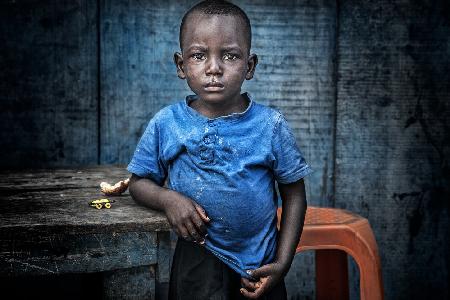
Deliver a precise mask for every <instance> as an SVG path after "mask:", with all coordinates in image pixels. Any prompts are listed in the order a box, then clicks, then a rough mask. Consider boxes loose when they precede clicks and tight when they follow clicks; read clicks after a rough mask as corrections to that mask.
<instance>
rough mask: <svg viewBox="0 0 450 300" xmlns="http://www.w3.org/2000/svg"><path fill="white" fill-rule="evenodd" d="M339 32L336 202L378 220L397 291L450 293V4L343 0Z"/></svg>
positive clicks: (388, 284)
mask: <svg viewBox="0 0 450 300" xmlns="http://www.w3.org/2000/svg"><path fill="white" fill-rule="evenodd" d="M338 40H339V47H338V68H337V69H338V82H337V87H338V97H337V128H336V132H337V136H336V174H335V179H336V206H337V207H343V208H347V209H349V210H351V211H354V212H357V213H359V214H361V215H363V216H365V217H367V218H368V219H369V221H370V223H371V224H372V227H373V229H374V232H375V236H376V238H377V240H378V246H379V250H380V254H381V260H382V266H383V276H384V284H385V290H386V296H387V299H427V298H429V299H448V296H449V290H448V286H449V285H448V284H449V274H448V272H449V253H450V245H449V241H450V237H449V212H450V211H449V203H450V202H449V201H450V200H449V199H450V193H449V187H450V177H449V176H450V173H449V154H450V140H449V128H450V121H449V118H448V116H449V113H450V48H449V45H450V10H449V5H448V4H446V3H445V2H444V1H376V2H373V3H372V2H370V3H369V2H367V1H363V2H361V1H341V3H340V6H339V38H338ZM353 275H356V274H355V272H354V274H353ZM356 279H357V277H356V276H354V279H353V284H352V285H351V286H352V293H353V295H355V294H356V293H357V291H356V288H357V285H356V283H355V280H356ZM430 296H431V297H430ZM354 298H356V297H354Z"/></svg>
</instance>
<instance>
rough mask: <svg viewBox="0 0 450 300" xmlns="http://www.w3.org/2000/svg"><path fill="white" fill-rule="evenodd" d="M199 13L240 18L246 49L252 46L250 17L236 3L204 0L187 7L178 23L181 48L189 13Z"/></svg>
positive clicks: (221, 0)
mask: <svg viewBox="0 0 450 300" xmlns="http://www.w3.org/2000/svg"><path fill="white" fill-rule="evenodd" d="M197 12H198V13H201V14H205V15H228V16H236V17H239V18H241V19H242V21H243V22H244V26H245V29H246V31H247V37H246V38H247V41H248V49H249V50H250V48H251V46H252V27H251V25H250V19H249V18H248V16H247V14H246V13H245V12H244V11H243V10H242V9H241V8H240V7H239V6H237V5H234V4H233V3H231V2H228V1H224V0H206V1H202V2H200V3H197V4H196V5H194V6H193V7H191V9H189V10H188V11H187V12H186V13H185V14H184V16H183V19H182V20H181V25H180V36H179V43H180V48H181V41H182V37H183V31H184V30H185V27H186V21H187V19H188V17H189V16H190V15H192V14H193V13H197Z"/></svg>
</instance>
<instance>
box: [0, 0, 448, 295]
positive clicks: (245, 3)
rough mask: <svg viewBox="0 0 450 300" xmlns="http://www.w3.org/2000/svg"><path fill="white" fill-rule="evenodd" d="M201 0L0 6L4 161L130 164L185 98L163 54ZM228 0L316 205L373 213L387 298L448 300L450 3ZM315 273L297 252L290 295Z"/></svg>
mask: <svg viewBox="0 0 450 300" xmlns="http://www.w3.org/2000/svg"><path fill="white" fill-rule="evenodd" d="M195 2H196V1H187V0H186V1H175V0H167V1H137V0H128V1H114V0H98V1H81V2H80V1H77V2H73V1H50V0H48V1H32V0H17V1H3V2H2V3H1V4H0V17H1V18H0V24H1V26H0V40H1V41H2V47H0V66H1V67H2V73H1V75H0V97H1V98H0V100H1V102H0V103H1V111H0V124H1V125H2V128H3V130H2V131H0V132H1V133H0V146H1V147H2V149H3V153H4V155H3V156H2V158H0V166H1V167H39V166H61V165H80V164H97V163H100V164H110V163H127V162H128V161H129V159H130V158H131V155H132V153H133V151H134V148H135V145H136V143H137V140H138V138H139V137H140V135H141V134H142V132H143V130H144V128H145V126H146V123H147V122H148V120H149V119H150V118H151V116H153V115H154V114H155V113H156V112H157V111H158V110H159V109H161V108H162V107H164V106H166V105H168V104H170V103H173V102H175V101H179V100H181V99H182V98H183V97H184V95H185V94H187V93H189V89H188V88H187V86H186V84H185V82H183V81H181V80H179V79H178V78H177V76H176V73H175V67H174V65H173V62H172V55H173V52H174V51H177V50H178V42H177V40H178V27H179V21H180V19H181V17H182V15H183V13H184V11H186V10H187V9H188V8H189V7H190V6H191V5H193V4H194V3H195ZM236 3H237V4H238V5H240V6H241V7H242V8H243V9H244V10H245V11H246V12H247V13H248V15H249V17H250V19H251V21H252V26H253V34H254V35H253V52H255V53H257V54H258V55H259V59H260V64H259V65H258V67H257V71H256V74H255V78H254V79H253V80H251V81H248V82H246V83H245V84H244V90H248V91H249V92H250V93H251V94H252V95H253V96H254V99H255V100H256V101H258V102H261V103H264V104H267V105H270V106H274V107H278V108H279V109H280V110H281V111H282V112H283V113H284V114H285V115H286V116H287V119H288V121H289V123H290V125H291V127H292V128H293V129H294V133H295V135H296V137H297V139H298V143H299V145H300V147H301V149H302V150H303V152H304V155H305V157H306V158H307V160H308V161H309V162H310V163H311V165H312V166H313V168H314V169H315V173H313V174H312V175H311V176H309V178H308V179H307V181H306V183H307V193H308V195H307V196H308V201H309V203H310V205H322V206H336V207H345V208H347V209H350V210H352V211H354V212H357V213H359V214H361V215H363V216H365V217H367V218H368V219H369V221H370V222H371V224H372V226H373V228H374V231H375V235H376V237H377V240H378V243H379V248H380V253H381V256H382V263H383V275H384V283H385V288H386V298H387V299H414V298H416V299H420V298H423V297H424V296H425V295H428V294H429V291H430V290H432V291H433V293H436V295H437V296H439V297H446V296H448V293H449V291H448V285H449V276H448V269H449V265H450V262H449V258H448V257H449V255H448V253H449V252H450V251H449V248H450V245H449V243H450V238H449V232H448V231H449V230H448V223H449V220H448V219H449V205H448V204H449V201H448V199H449V198H450V197H449V190H448V189H449V188H448V186H449V176H450V175H449V171H448V170H449V169H448V152H449V145H450V142H449V135H448V129H449V127H450V126H449V121H448V118H447V116H448V114H449V112H450V107H449V105H450V88H449V82H450V78H449V77H450V75H449V74H450V50H449V45H450V41H449V36H450V28H449V27H450V25H449V24H450V9H449V5H448V4H447V3H446V2H445V1H443V0H442V1H430V0H428V1H421V2H419V1H413V0H405V1H400V0H397V1H387V0H383V1H362V2H361V1H351V0H350V1H326V0H321V1H307V0H297V1H269V0H259V1H249V0H241V1H236ZM313 263H314V255H313V254H312V253H304V254H302V255H300V256H298V257H296V259H295V261H294V265H293V267H292V269H291V271H290V273H289V274H288V278H287V286H288V291H289V295H290V296H291V298H293V299H312V298H314V266H313ZM351 268H352V270H353V272H352V276H351V277H352V278H351V279H352V282H351V292H352V299H357V298H358V296H357V289H358V283H357V280H358V278H357V273H356V270H355V266H354V264H353V263H351Z"/></svg>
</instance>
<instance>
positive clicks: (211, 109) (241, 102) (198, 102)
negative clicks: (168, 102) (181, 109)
mask: <svg viewBox="0 0 450 300" xmlns="http://www.w3.org/2000/svg"><path fill="white" fill-rule="evenodd" d="M249 104H250V101H248V100H247V99H246V97H244V96H243V95H239V97H236V99H235V100H232V101H227V102H225V103H208V102H206V101H203V100H202V99H201V98H197V99H195V100H193V101H192V102H191V103H189V106H190V107H191V108H192V109H194V110H196V111H197V112H198V113H200V114H201V115H203V116H205V117H207V118H210V119H213V118H218V117H222V116H228V115H231V114H233V113H242V112H244V111H245V110H246V109H247V107H248V106H249Z"/></svg>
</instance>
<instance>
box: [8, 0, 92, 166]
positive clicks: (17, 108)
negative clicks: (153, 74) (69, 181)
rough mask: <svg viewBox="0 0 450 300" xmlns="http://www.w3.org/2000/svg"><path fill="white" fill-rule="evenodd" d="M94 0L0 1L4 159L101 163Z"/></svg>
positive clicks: (22, 162)
mask: <svg viewBox="0 0 450 300" xmlns="http://www.w3.org/2000/svg"><path fill="white" fill-rule="evenodd" d="M96 14H97V4H96V2H95V1H88V0H83V1H51V0H46V1H36V0H18V1H1V3H0V37H1V40H2V46H1V47H0V68H1V69H2V72H1V73H0V102H1V103H2V104H1V105H2V109H1V110H0V120H1V124H2V130H1V131H0V147H1V149H2V156H1V158H0V166H2V167H43V166H47V167H48V166H59V165H78V164H96V163H97V41H96V37H97V34H96V32H97V31H96Z"/></svg>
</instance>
